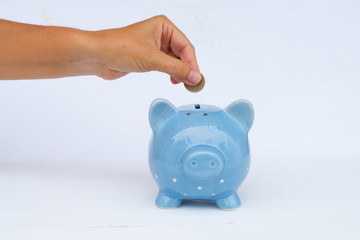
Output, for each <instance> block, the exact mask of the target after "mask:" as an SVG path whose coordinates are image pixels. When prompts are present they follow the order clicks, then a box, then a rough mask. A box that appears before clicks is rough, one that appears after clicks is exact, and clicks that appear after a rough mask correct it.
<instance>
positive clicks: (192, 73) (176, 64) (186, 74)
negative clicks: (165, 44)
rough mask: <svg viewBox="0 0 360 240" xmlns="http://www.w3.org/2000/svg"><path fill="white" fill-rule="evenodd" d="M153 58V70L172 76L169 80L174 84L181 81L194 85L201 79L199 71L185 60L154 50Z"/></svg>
mask: <svg viewBox="0 0 360 240" xmlns="http://www.w3.org/2000/svg"><path fill="white" fill-rule="evenodd" d="M154 60H155V63H154V65H153V68H154V70H157V71H161V72H164V73H167V74H169V75H170V76H172V78H173V79H171V82H172V83H174V84H175V83H176V82H179V81H181V82H183V83H185V84H189V85H196V84H198V83H199V82H200V80H201V75H200V73H199V72H198V71H196V70H194V69H193V67H192V66H191V65H190V64H189V63H187V62H185V61H182V60H180V59H177V58H174V57H172V56H169V55H167V54H165V53H163V52H161V51H156V53H155V56H154Z"/></svg>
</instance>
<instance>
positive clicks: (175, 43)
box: [89, 16, 201, 85]
mask: <svg viewBox="0 0 360 240" xmlns="http://www.w3.org/2000/svg"><path fill="white" fill-rule="evenodd" d="M89 33H90V35H91V41H90V43H91V47H90V48H91V56H92V57H93V58H95V59H96V60H97V61H98V67H97V70H96V75H98V76H100V77H102V78H104V79H107V80H112V79H116V78H119V77H122V76H124V75H126V74H127V73H130V72H148V71H153V70H155V71H160V72H164V73H167V74H169V75H170V80H171V82H172V83H173V84H177V83H180V82H183V83H185V84H189V85H196V84H198V83H199V82H200V80H201V75H200V71H199V66H198V63H197V61H196V56H195V49H194V47H193V45H192V44H191V43H190V41H189V40H188V39H187V38H186V36H185V35H184V34H183V33H182V32H181V31H180V30H179V29H178V28H177V27H176V26H175V25H174V24H173V23H172V22H171V21H170V20H169V19H168V18H167V17H165V16H155V17H152V18H150V19H147V20H144V21H141V22H138V23H135V24H132V25H129V26H127V27H123V28H118V29H107V30H100V31H95V32H89Z"/></svg>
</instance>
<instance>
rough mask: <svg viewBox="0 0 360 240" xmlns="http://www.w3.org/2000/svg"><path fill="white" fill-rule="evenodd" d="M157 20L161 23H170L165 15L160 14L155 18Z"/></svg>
mask: <svg viewBox="0 0 360 240" xmlns="http://www.w3.org/2000/svg"><path fill="white" fill-rule="evenodd" d="M155 19H157V20H159V21H161V22H167V21H169V19H168V17H166V16H165V15H164V14H160V15H157V16H155Z"/></svg>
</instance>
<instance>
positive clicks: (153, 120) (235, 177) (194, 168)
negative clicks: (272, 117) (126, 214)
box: [149, 99, 254, 209]
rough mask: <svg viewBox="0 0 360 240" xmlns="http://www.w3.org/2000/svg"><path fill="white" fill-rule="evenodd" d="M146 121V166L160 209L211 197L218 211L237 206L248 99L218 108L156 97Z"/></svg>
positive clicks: (245, 157)
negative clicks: (148, 131) (148, 132)
mask: <svg viewBox="0 0 360 240" xmlns="http://www.w3.org/2000/svg"><path fill="white" fill-rule="evenodd" d="M149 120H150V125H151V128H152V131H153V135H152V138H151V140H150V146H149V165H150V170H151V173H152V175H153V177H154V179H155V181H156V182H157V184H158V186H159V189H160V190H159V194H158V196H157V198H156V205H157V206H158V207H161V208H173V207H177V206H179V205H180V204H181V201H182V200H183V199H189V200H213V201H214V202H215V204H216V205H217V206H218V207H219V208H221V209H235V208H238V207H240V204H241V202H240V199H239V197H238V195H237V189H238V187H239V186H240V184H241V183H242V182H243V180H244V179H245V177H246V175H247V173H248V171H249V164H250V153H249V143H248V132H249V130H250V128H251V126H252V124H253V120H254V110H253V107H252V105H251V103H250V102H249V101H247V100H237V101H235V102H233V103H232V104H230V105H229V106H228V107H226V108H225V109H221V108H219V107H216V106H210V105H203V104H195V105H186V106H181V107H179V108H176V107H174V106H173V105H172V104H171V103H170V102H169V101H167V100H165V99H156V100H154V101H153V102H152V104H151V106H150V112H149Z"/></svg>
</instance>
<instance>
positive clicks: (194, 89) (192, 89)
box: [184, 73, 205, 93]
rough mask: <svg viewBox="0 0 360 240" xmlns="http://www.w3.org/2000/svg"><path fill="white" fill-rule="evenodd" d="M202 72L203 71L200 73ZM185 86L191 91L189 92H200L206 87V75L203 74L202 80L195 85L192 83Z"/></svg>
mask: <svg viewBox="0 0 360 240" xmlns="http://www.w3.org/2000/svg"><path fill="white" fill-rule="evenodd" d="M200 74H201V73H200ZM184 86H185V88H186V89H187V90H188V91H189V92H192V93H196V92H200V91H201V89H203V88H204V86H205V78H204V75H202V74H201V80H200V82H199V83H198V84H197V85H195V86H191V85H188V84H184Z"/></svg>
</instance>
